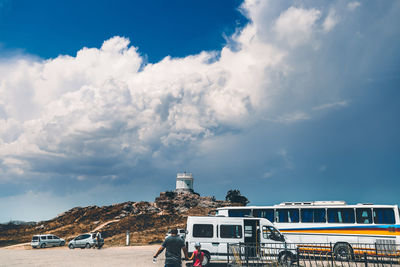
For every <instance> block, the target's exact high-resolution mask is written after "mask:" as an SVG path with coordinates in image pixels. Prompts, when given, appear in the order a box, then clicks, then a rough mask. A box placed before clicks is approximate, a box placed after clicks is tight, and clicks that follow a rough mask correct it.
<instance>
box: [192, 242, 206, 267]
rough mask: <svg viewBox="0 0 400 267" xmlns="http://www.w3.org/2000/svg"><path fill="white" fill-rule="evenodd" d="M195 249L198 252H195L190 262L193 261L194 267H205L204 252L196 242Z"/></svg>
mask: <svg viewBox="0 0 400 267" xmlns="http://www.w3.org/2000/svg"><path fill="white" fill-rule="evenodd" d="M194 247H195V249H196V250H195V251H193V254H192V256H191V257H190V258H189V260H193V266H196V267H203V260H204V252H202V251H201V245H200V243H199V242H196V244H194Z"/></svg>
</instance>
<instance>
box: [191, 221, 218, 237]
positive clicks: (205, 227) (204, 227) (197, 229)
mask: <svg viewBox="0 0 400 267" xmlns="http://www.w3.org/2000/svg"><path fill="white" fill-rule="evenodd" d="M213 236H214V226H213V225H212V224H194V225H193V237H207V238H211V237H213Z"/></svg>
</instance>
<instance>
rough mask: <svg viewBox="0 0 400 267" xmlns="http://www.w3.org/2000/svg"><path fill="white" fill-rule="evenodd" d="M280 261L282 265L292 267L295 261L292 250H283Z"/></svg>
mask: <svg viewBox="0 0 400 267" xmlns="http://www.w3.org/2000/svg"><path fill="white" fill-rule="evenodd" d="M278 262H279V264H280V265H282V266H288V267H290V266H291V265H292V264H293V262H294V257H293V255H292V253H290V252H282V253H281V254H280V255H279V257H278Z"/></svg>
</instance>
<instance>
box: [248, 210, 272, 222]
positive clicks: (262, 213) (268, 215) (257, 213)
mask: <svg viewBox="0 0 400 267" xmlns="http://www.w3.org/2000/svg"><path fill="white" fill-rule="evenodd" d="M253 216H254V217H256V218H265V219H267V220H268V221H270V222H274V210H273V209H254V210H253Z"/></svg>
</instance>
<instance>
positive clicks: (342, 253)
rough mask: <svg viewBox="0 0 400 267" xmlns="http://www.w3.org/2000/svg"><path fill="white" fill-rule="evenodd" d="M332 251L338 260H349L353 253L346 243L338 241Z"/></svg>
mask: <svg viewBox="0 0 400 267" xmlns="http://www.w3.org/2000/svg"><path fill="white" fill-rule="evenodd" d="M333 253H334V255H335V258H336V260H338V261H348V260H351V258H352V255H353V249H352V248H351V246H350V245H349V244H347V243H338V244H336V245H335V247H334V248H333Z"/></svg>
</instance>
